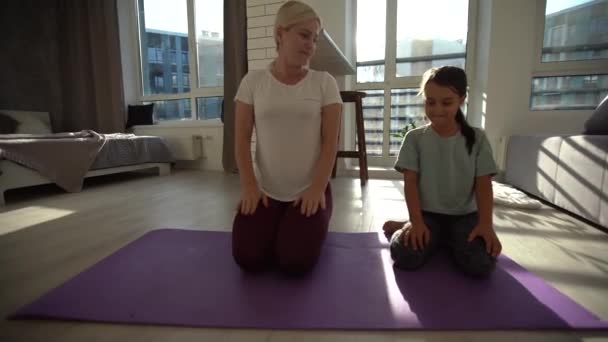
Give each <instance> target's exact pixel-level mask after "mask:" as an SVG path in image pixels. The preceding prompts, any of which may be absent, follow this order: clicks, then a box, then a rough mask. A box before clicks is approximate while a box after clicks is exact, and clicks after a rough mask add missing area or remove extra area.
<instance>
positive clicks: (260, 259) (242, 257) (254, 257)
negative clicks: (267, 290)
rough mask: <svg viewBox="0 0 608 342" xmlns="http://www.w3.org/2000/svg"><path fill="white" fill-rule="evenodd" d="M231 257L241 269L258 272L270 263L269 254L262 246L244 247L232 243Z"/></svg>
mask: <svg viewBox="0 0 608 342" xmlns="http://www.w3.org/2000/svg"><path fill="white" fill-rule="evenodd" d="M232 257H233V258H234V261H235V262H236V264H237V265H239V267H241V269H243V270H245V271H247V272H259V271H263V270H265V269H267V268H268V267H269V266H270V265H271V261H272V260H271V257H270V255H269V254H268V253H267V252H266V251H264V250H263V248H259V247H258V248H256V246H253V247H244V246H242V245H240V246H239V245H235V244H233V247H232Z"/></svg>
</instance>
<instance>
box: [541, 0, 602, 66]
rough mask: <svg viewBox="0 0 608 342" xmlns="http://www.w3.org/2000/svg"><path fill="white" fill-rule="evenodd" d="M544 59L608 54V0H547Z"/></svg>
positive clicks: (568, 58) (565, 58) (563, 59)
mask: <svg viewBox="0 0 608 342" xmlns="http://www.w3.org/2000/svg"><path fill="white" fill-rule="evenodd" d="M544 31H545V33H544V39H543V48H542V49H543V50H542V61H543V62H561V61H573V60H592V59H601V58H608V1H607V0H595V1H591V0H566V1H564V0H547V4H546V6H545V28H544Z"/></svg>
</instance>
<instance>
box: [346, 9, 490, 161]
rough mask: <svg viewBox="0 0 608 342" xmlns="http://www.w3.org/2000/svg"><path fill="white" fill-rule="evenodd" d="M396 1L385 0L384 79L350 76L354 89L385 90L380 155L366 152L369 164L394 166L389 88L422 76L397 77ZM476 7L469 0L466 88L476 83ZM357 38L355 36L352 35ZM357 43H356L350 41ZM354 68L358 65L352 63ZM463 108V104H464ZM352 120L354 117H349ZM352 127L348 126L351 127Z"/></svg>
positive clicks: (410, 84) (407, 85) (413, 85)
mask: <svg viewBox="0 0 608 342" xmlns="http://www.w3.org/2000/svg"><path fill="white" fill-rule="evenodd" d="M397 3H398V0H386V45H385V53H384V56H385V64H384V65H385V67H384V81H383V82H366V83H358V82H357V75H356V74H355V75H354V76H353V88H354V89H355V90H357V91H366V90H384V123H383V127H384V136H383V139H382V151H383V154H382V156H376V155H369V154H368V155H367V159H368V165H369V166H372V167H381V168H390V167H393V165H394V163H395V161H396V159H397V157H396V156H390V124H391V90H393V89H404V88H418V87H419V86H420V82H421V80H422V76H404V77H397V75H396V72H397V60H396V56H397ZM478 11H479V0H469V10H468V18H467V47H466V51H465V72H466V73H467V78H468V81H469V89H470V88H473V87H474V86H475V74H474V73H475V64H476V63H475V61H476V54H477V34H478V33H477V21H478V19H477V15H478ZM353 24H354V28H355V32H356V28H357V5H356V3H355V6H353ZM353 39H354V40H356V36H353ZM353 45H354V46H356V44H353ZM353 50H354V51H353V53H354V60H355V63H356V61H357V49H356V48H354V49H353ZM355 69H357V65H355ZM465 109H466V107H465ZM352 121H353V122H354V120H352ZM353 122H351V125H347V126H352V127H346V128H347V129H351V128H352V130H354V123H353ZM350 137H351V139H348V140H349V141H348V140H347V141H346V143H347V144H348V145H347V146H354V143H355V141H354V134H353V135H351V136H350Z"/></svg>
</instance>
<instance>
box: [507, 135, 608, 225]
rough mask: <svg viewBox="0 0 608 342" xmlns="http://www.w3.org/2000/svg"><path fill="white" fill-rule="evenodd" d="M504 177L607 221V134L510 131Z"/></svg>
mask: <svg viewBox="0 0 608 342" xmlns="http://www.w3.org/2000/svg"><path fill="white" fill-rule="evenodd" d="M506 158H507V159H506V167H505V181H506V182H507V183H509V184H511V185H513V186H515V187H517V188H519V189H521V190H523V191H525V192H527V193H530V194H532V195H534V196H537V197H539V198H541V199H544V200H546V201H548V202H549V203H552V204H554V205H556V206H558V207H560V208H563V209H565V210H567V211H569V212H571V213H574V214H576V215H579V216H581V217H583V218H585V219H587V220H589V221H591V222H594V223H596V224H599V225H600V226H603V227H608V135H569V136H542V135H514V136H512V137H510V138H509V142H508V145H507V157H506Z"/></svg>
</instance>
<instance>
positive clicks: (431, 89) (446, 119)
mask: <svg viewBox="0 0 608 342" xmlns="http://www.w3.org/2000/svg"><path fill="white" fill-rule="evenodd" d="M424 98H425V101H424V111H425V113H426V116H427V117H428V119H429V120H430V121H431V124H432V125H435V126H436V127H451V126H452V125H454V124H456V113H457V112H458V108H460V106H461V105H462V104H463V103H464V99H465V97H464V96H459V95H458V93H456V92H455V91H454V90H453V89H452V88H450V87H444V86H440V85H438V84H436V83H435V82H432V81H431V82H427V84H426V86H425V87H424Z"/></svg>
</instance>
